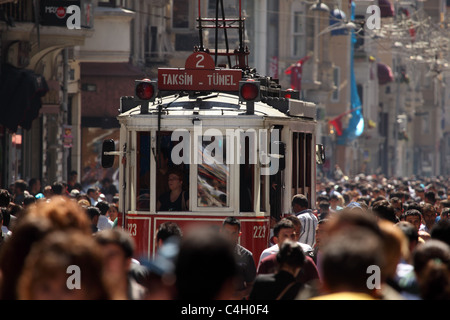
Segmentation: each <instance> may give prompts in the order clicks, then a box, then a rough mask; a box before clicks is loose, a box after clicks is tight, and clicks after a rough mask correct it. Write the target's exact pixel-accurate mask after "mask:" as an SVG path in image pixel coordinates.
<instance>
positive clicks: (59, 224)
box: [27, 196, 91, 234]
mask: <svg viewBox="0 0 450 320" xmlns="http://www.w3.org/2000/svg"><path fill="white" fill-rule="evenodd" d="M27 215H29V216H33V217H37V218H41V219H48V220H49V221H50V223H51V224H52V225H53V227H54V229H55V230H71V229H75V230H78V231H81V232H84V233H86V234H91V228H90V221H89V219H88V217H87V216H86V214H85V213H84V212H83V209H81V208H80V206H78V204H77V203H76V201H75V200H73V199H70V198H67V197H63V196H53V197H52V198H51V199H49V200H47V201H43V202H37V203H36V204H34V205H31V206H29V207H28V210H27Z"/></svg>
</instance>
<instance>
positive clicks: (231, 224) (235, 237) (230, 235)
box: [220, 216, 241, 245]
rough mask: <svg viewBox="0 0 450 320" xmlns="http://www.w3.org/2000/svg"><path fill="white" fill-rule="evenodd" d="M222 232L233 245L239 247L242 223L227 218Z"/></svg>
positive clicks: (232, 218) (233, 218)
mask: <svg viewBox="0 0 450 320" xmlns="http://www.w3.org/2000/svg"><path fill="white" fill-rule="evenodd" d="M220 232H222V234H223V235H224V236H225V237H226V238H227V239H228V240H230V241H231V243H233V245H237V244H238V242H239V237H240V236H241V222H240V221H239V220H238V219H236V218H235V217H231V216H230V217H227V218H225V220H224V221H223V223H222V228H221V229H220Z"/></svg>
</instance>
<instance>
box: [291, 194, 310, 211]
mask: <svg viewBox="0 0 450 320" xmlns="http://www.w3.org/2000/svg"><path fill="white" fill-rule="evenodd" d="M291 204H292V210H293V211H294V213H298V212H300V211H303V210H306V209H308V208H309V201H308V198H307V197H306V196H305V195H303V194H296V195H295V196H294V197H293V198H292V203H291Z"/></svg>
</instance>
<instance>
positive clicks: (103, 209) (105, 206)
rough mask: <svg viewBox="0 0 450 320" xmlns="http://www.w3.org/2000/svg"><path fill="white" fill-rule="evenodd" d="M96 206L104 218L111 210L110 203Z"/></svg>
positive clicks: (99, 203) (101, 202)
mask: <svg viewBox="0 0 450 320" xmlns="http://www.w3.org/2000/svg"><path fill="white" fill-rule="evenodd" d="M95 206H96V207H97V208H99V209H100V214H101V215H102V216H104V215H106V213H107V212H108V210H109V203H108V202H106V201H100V202H97V204H96V205H95Z"/></svg>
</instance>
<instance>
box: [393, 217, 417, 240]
mask: <svg viewBox="0 0 450 320" xmlns="http://www.w3.org/2000/svg"><path fill="white" fill-rule="evenodd" d="M396 226H397V227H398V228H399V229H400V230H402V232H403V234H404V235H405V236H406V237H407V238H408V240H409V243H411V242H418V241H419V233H418V232H417V229H416V228H415V227H414V226H413V225H412V223H410V222H407V221H400V222H398V223H397V224H396Z"/></svg>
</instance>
